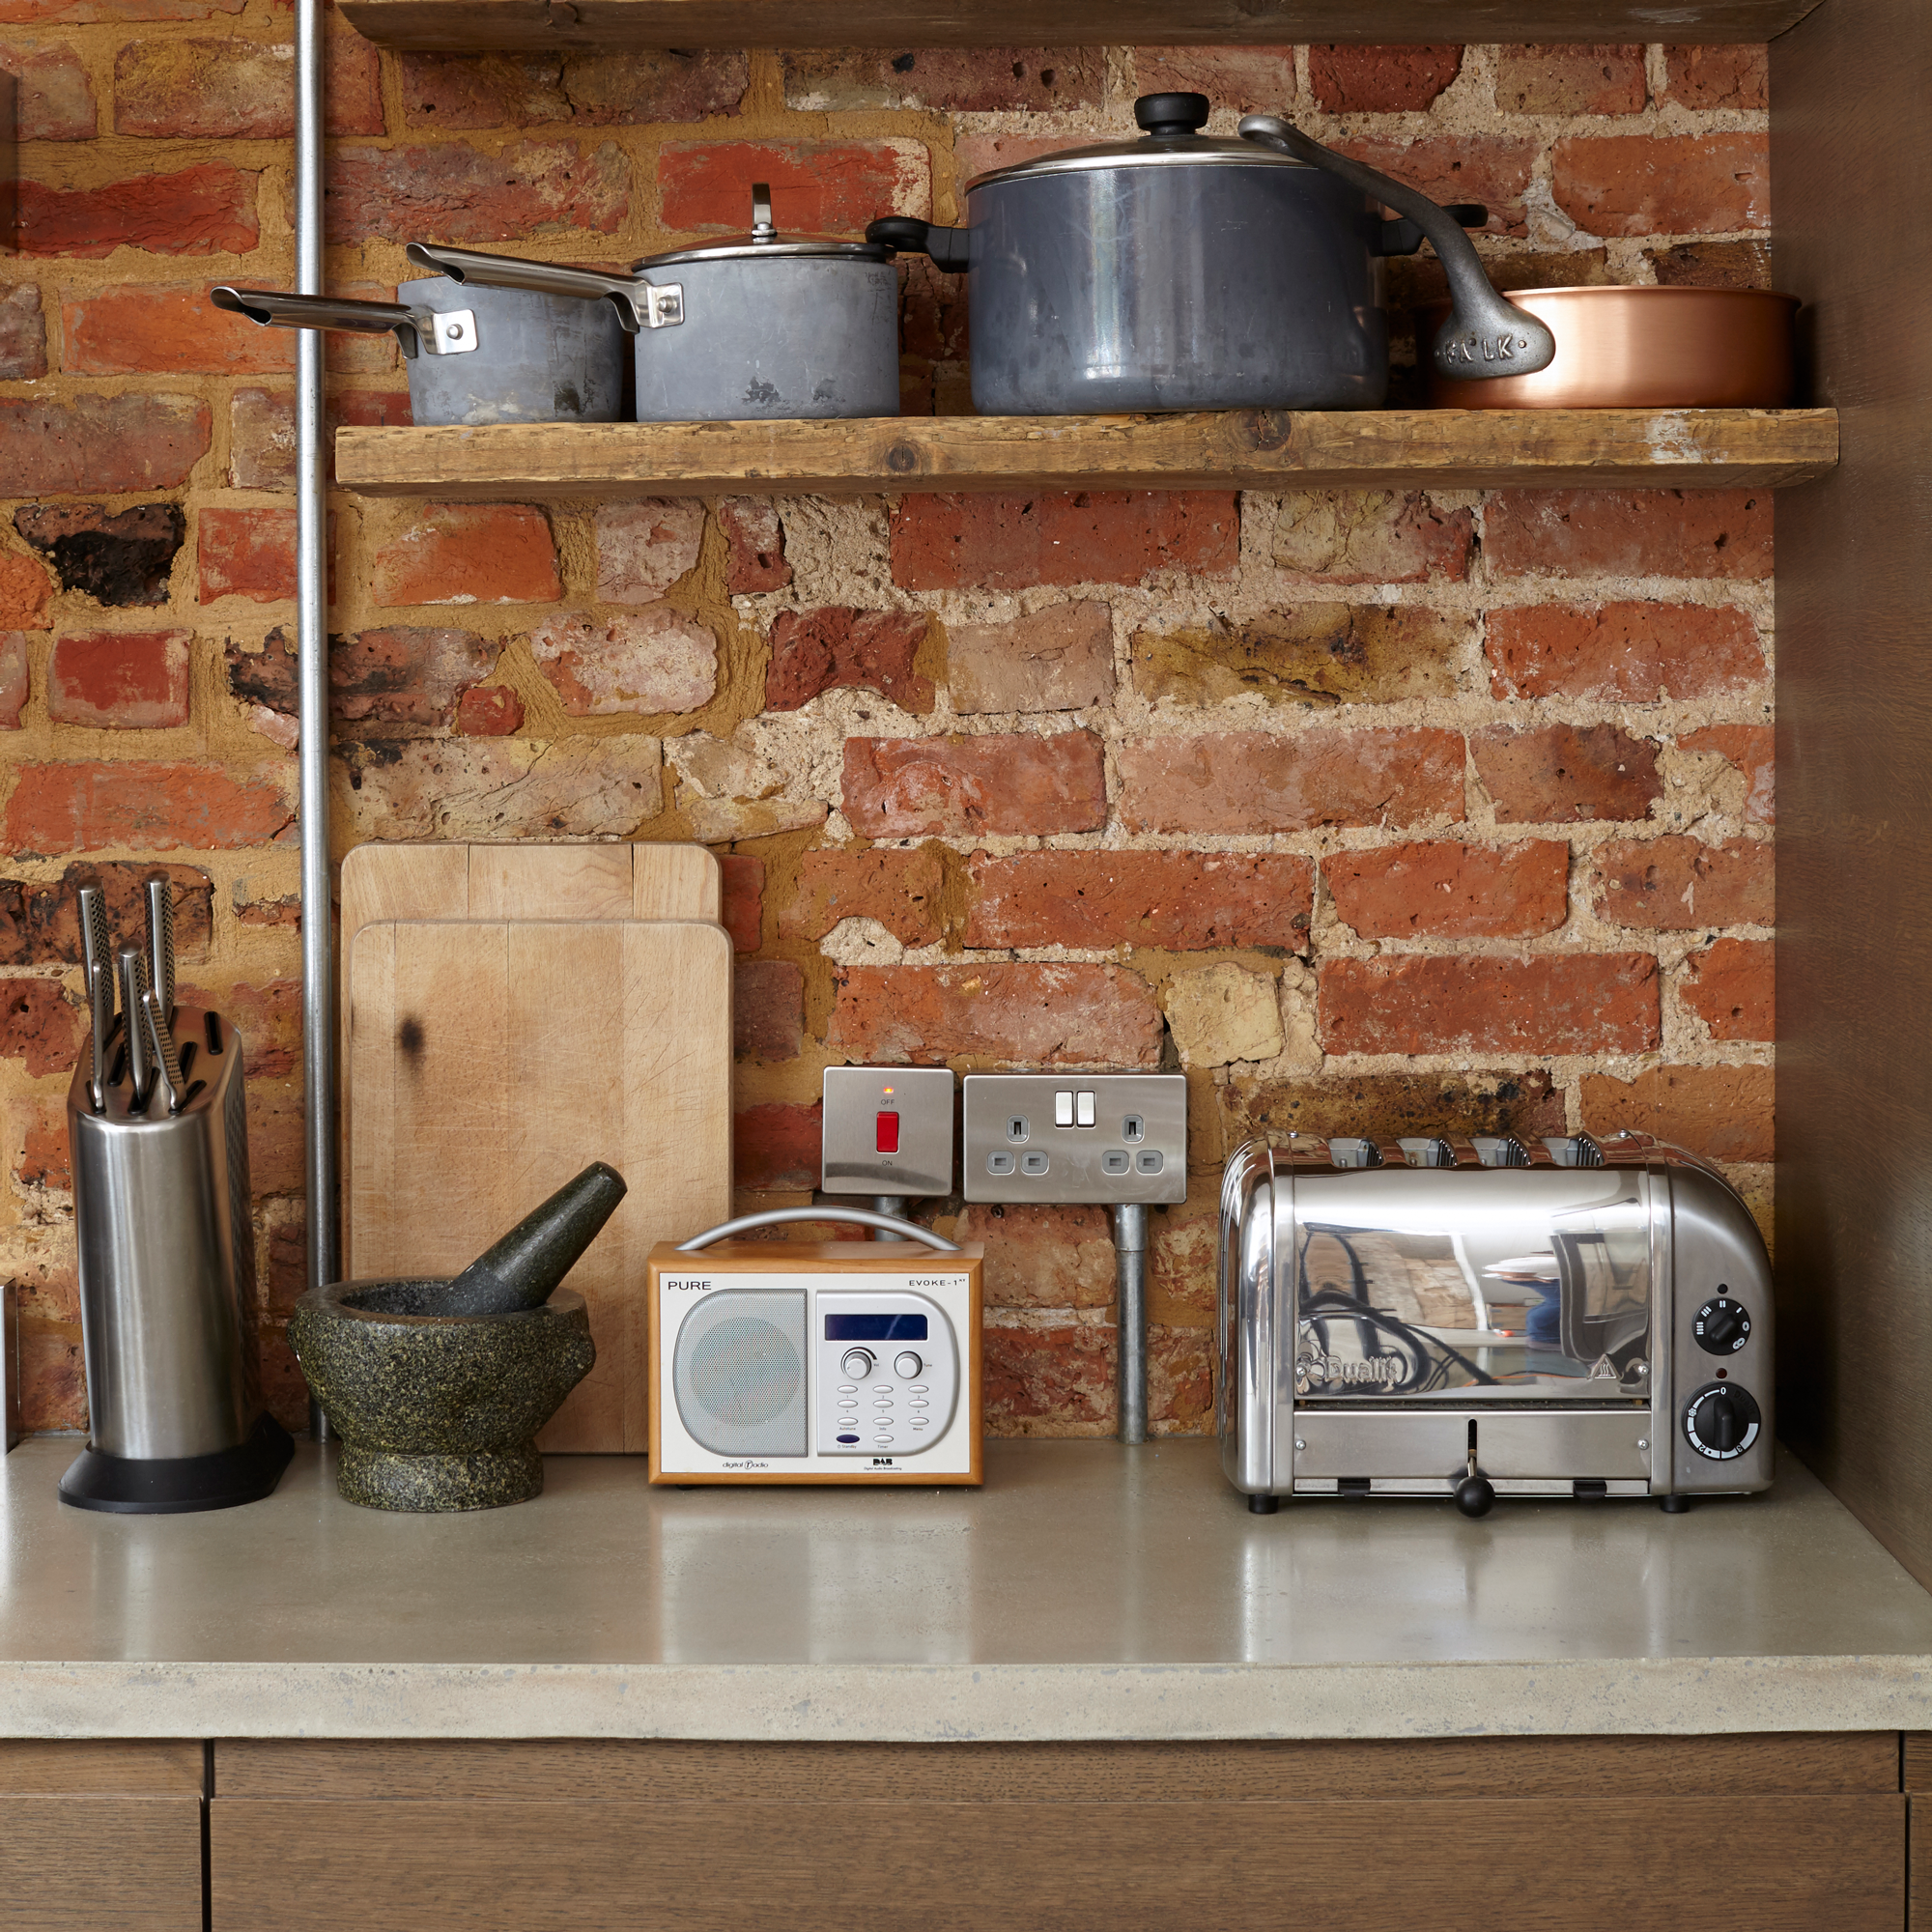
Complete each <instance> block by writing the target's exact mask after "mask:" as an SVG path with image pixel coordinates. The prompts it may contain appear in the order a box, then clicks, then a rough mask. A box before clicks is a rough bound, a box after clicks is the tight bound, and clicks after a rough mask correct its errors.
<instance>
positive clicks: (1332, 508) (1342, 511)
mask: <svg viewBox="0 0 1932 1932" xmlns="http://www.w3.org/2000/svg"><path fill="white" fill-rule="evenodd" d="M1474 540H1475V516H1474V513H1473V512H1471V511H1469V510H1445V509H1442V508H1440V507H1439V506H1438V505H1437V504H1436V503H1435V502H1434V501H1433V500H1432V499H1431V498H1430V497H1427V496H1425V495H1424V494H1423V493H1422V492H1421V491H1420V490H1409V491H1405V492H1401V493H1397V492H1396V491H1393V490H1298V491H1295V492H1293V493H1292V494H1291V495H1289V496H1286V497H1283V498H1282V500H1281V516H1280V519H1279V521H1278V522H1277V523H1276V525H1275V528H1274V552H1273V554H1274V561H1275V565H1276V568H1277V569H1279V570H1280V571H1281V572H1282V573H1283V577H1284V579H1285V581H1286V582H1290V583H1320V584H1329V583H1333V584H1349V583H1421V582H1424V581H1425V580H1426V579H1428V578H1431V577H1442V578H1447V579H1449V580H1450V581H1451V582H1457V583H1460V582H1462V581H1463V579H1464V578H1466V577H1467V576H1468V574H1469V553H1470V551H1471V549H1472V548H1473V547H1474Z"/></svg>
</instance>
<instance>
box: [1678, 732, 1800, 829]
mask: <svg viewBox="0 0 1932 1932" xmlns="http://www.w3.org/2000/svg"><path fill="white" fill-rule="evenodd" d="M1677 747H1678V750H1680V751H1684V752H1715V753H1717V754H1718V755H1719V757H1722V758H1728V759H1729V760H1730V761H1731V763H1732V764H1734V765H1736V766H1737V768H1738V769H1739V770H1740V771H1741V772H1743V773H1744V775H1745V777H1746V779H1747V781H1749V784H1750V791H1749V794H1748V795H1747V797H1746V799H1745V823H1746V824H1747V825H1769V824H1771V822H1772V821H1773V820H1774V819H1775V818H1776V816H1777V800H1776V783H1775V781H1776V755H1777V733H1776V730H1775V729H1774V728H1773V726H1771V725H1705V726H1704V728H1703V729H1702V730H1700V731H1687V732H1685V734H1684V735H1683V736H1682V737H1681V738H1679V739H1678V741H1677Z"/></svg>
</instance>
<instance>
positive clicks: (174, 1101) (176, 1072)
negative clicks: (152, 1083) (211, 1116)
mask: <svg viewBox="0 0 1932 1932" xmlns="http://www.w3.org/2000/svg"><path fill="white" fill-rule="evenodd" d="M141 1017H142V1021H143V1031H144V1032H145V1033H146V1034H147V1036H148V1045H149V1047H150V1048H151V1049H152V1050H153V1052H154V1056H155V1065H156V1069H157V1071H158V1072H159V1075H160V1084H161V1086H162V1087H163V1088H164V1089H165V1090H166V1098H167V1103H168V1112H169V1113H171V1114H179V1113H180V1112H181V1110H182V1103H183V1102H184V1101H185V1099H186V1097H187V1080H186V1078H185V1076H184V1074H183V1073H182V1064H181V1055H180V1054H179V1053H177V1052H176V1051H175V1034H174V1029H173V1028H172V1027H171V1026H170V1025H169V1024H168V1017H167V1015H166V1014H165V1013H164V1012H162V1010H161V1002H160V998H159V996H158V995H157V994H156V992H155V991H154V990H153V989H152V988H148V989H146V990H144V991H143V993H142V994H141Z"/></svg>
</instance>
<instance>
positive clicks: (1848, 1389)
mask: <svg viewBox="0 0 1932 1932" xmlns="http://www.w3.org/2000/svg"><path fill="white" fill-rule="evenodd" d="M1928 100H1932V8H1929V7H1927V6H1926V5H1925V0H1826V4H1825V5H1824V6H1822V7H1821V8H1819V10H1818V11H1817V12H1816V13H1815V14H1812V15H1811V16H1809V17H1808V18H1807V19H1805V20H1804V21H1803V22H1801V23H1800V24H1799V25H1798V26H1796V27H1794V28H1793V29H1792V30H1791V31H1790V32H1789V33H1788V34H1786V35H1784V36H1782V37H1781V38H1780V39H1779V40H1777V41H1776V42H1774V43H1773V45H1772V51H1771V113H1772V179H1773V181H1774V182H1775V183H1776V203H1775V209H1776V216H1775V219H1776V230H1775V235H1776V240H1775V244H1774V255H1773V272H1774V277H1775V279H1776V284H1777V286H1778V287H1779V288H1781V289H1788V290H1790V291H1791V292H1792V293H1794V294H1796V295H1798V296H1801V297H1803V298H1804V301H1805V303H1806V304H1807V307H1806V310H1805V311H1804V316H1803V318H1802V326H1803V327H1804V329H1805V330H1806V331H1807V341H1808V344H1809V356H1810V360H1811V362H1812V364H1813V368H1814V378H1813V388H1812V393H1811V394H1810V395H1809V396H1808V397H1807V398H1806V400H1808V401H1811V402H1815V403H1818V404H1829V405H1831V406H1833V407H1835V408H1836V409H1837V410H1838V412H1839V425H1840V438H1841V442H1840V462H1839V468H1838V469H1837V471H1836V473H1835V474H1833V475H1832V476H1830V477H1828V478H1827V479H1825V480H1824V481H1822V482H1818V483H1812V484H1807V485H1806V486H1805V487H1804V488H1803V489H1800V490H1794V491H1792V492H1790V493H1789V494H1788V495H1786V496H1784V497H1781V498H1780V499H1779V501H1778V505H1777V577H1776V596H1777V791H1778V826H1777V847H1778V849H1777V920H1778V936H1777V1209H1776V1213H1777V1273H1778V1321H1779V1333H1778V1345H1777V1346H1778V1360H1779V1402H1780V1415H1779V1423H1780V1433H1781V1434H1783V1435H1785V1436H1786V1438H1787V1439H1788V1440H1789V1441H1790V1442H1791V1443H1792V1445H1793V1446H1794V1447H1795V1448H1796V1449H1797V1450H1798V1452H1799V1454H1800V1455H1801V1456H1803V1457H1804V1460H1805V1461H1806V1462H1807V1463H1810V1465H1811V1466H1812V1467H1813V1468H1815V1469H1816V1470H1817V1471H1818V1473H1819V1474H1820V1475H1822V1476H1823V1477H1824V1479H1825V1480H1826V1482H1827V1483H1829V1484H1830V1485H1831V1486H1832V1488H1833V1490H1834V1491H1835V1492H1837V1494H1838V1495H1839V1496H1840V1497H1841V1498H1842V1499H1843V1500H1844V1501H1845V1502H1846V1504H1847V1505H1848V1506H1849V1507H1850V1508H1851V1509H1852V1510H1853V1511H1854V1512H1855V1513H1856V1514H1857V1515H1858V1517H1859V1518H1860V1520H1861V1521H1862V1522H1864V1523H1865V1524H1866V1526H1867V1527H1868V1528H1870V1529H1871V1530H1872V1531H1873V1533H1874V1534H1875V1535H1877V1536H1878V1538H1879V1539H1880V1541H1881V1542H1883V1543H1884V1544H1885V1545H1886V1547H1887V1548H1889V1549H1890V1550H1891V1551H1892V1553H1893V1554H1894V1555H1896V1556H1897V1557H1898V1558H1899V1560H1900V1561H1901V1562H1903V1563H1904V1564H1905V1565H1906V1567H1907V1568H1908V1569H1910V1570H1911V1571H1912V1572H1913V1574H1914V1575H1915V1576H1916V1577H1918V1578H1919V1580H1920V1581H1921V1582H1926V1583H1932V1405H1928V1404H1927V1403H1926V1401H1925V1399H1924V1394H1925V1389H1926V1386H1927V1382H1928V1378H1932V1294H1928V1293H1926V1278H1927V1272H1928V1264H1932V1106H1928V1104H1927V1101H1926V1095H1927V1094H1928V1093H1932V1025H1928V1024H1927V1023H1926V1017H1925V1016H1926V1009H1927V1004H1928V1001H1927V989H1928V980H1932V784H1929V783H1928V778H1927V775H1928V772H1932V594H1928V593H1932V492H1928V490H1927V488H1926V485H1925V480H1924V476H1925V465H1926V451H1927V449H1928V447H1932V330H1928V329H1927V328H1926V327H1923V325H1922V318H1923V316H1924V315H1925V313H1926V312H1927V309H1928V306H1932V252H1928V251H1926V250H1924V249H1922V248H1918V247H1914V246H1912V245H1910V244H1909V243H1908V242H1906V241H1904V239H1903V238H1902V237H1901V235H1900V233H1899V227H1898V215H1899V211H1901V210H1903V209H1913V208H1920V207H1923V206H1925V205H1926V202H1927V198H1928V196H1932V115H1928V113H1927V111H1926V102H1927V101H1928Z"/></svg>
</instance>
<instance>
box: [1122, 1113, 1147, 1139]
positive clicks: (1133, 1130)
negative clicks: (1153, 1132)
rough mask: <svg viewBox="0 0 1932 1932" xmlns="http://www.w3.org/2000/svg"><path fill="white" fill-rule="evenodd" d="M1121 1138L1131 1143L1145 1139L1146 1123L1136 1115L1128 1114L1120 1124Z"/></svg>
mask: <svg viewBox="0 0 1932 1932" xmlns="http://www.w3.org/2000/svg"><path fill="white" fill-rule="evenodd" d="M1121 1138H1122V1140H1123V1141H1126V1142H1129V1143H1132V1142H1134V1141H1144V1140H1146V1139H1147V1122H1145V1121H1144V1120H1142V1119H1141V1117H1140V1116H1139V1115H1138V1114H1129V1115H1128V1116H1127V1118H1126V1119H1125V1120H1124V1121H1122V1122H1121Z"/></svg>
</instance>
